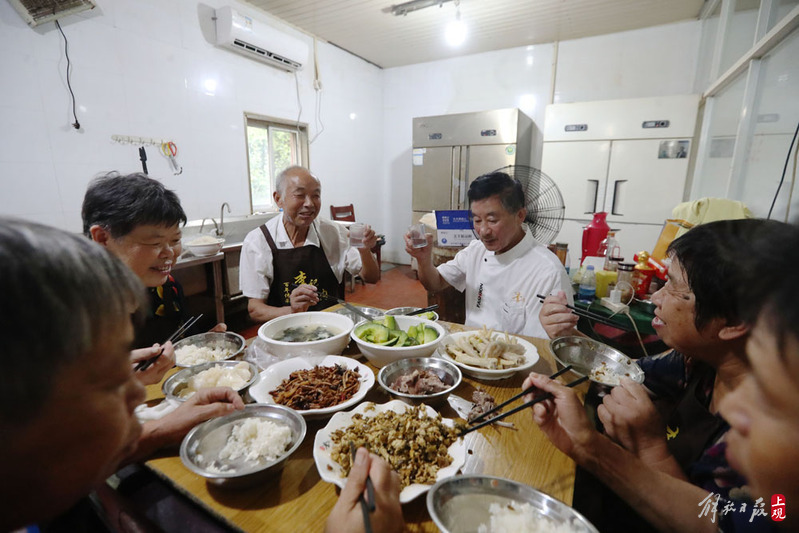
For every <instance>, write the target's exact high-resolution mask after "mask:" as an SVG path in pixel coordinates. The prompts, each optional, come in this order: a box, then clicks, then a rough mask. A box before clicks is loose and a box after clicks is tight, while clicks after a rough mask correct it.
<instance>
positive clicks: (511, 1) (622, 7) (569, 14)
mask: <svg viewBox="0 0 799 533" xmlns="http://www.w3.org/2000/svg"><path fill="white" fill-rule="evenodd" d="M244 2H246V3H248V4H250V5H253V6H255V7H257V8H260V9H261V10H263V11H266V12H267V13H269V14H271V15H273V16H275V17H278V18H280V19H282V20H284V21H285V22H287V23H289V24H290V25H292V26H294V27H295V28H298V29H300V30H303V31H304V32H306V33H309V34H312V35H315V36H316V37H318V38H320V39H322V40H325V41H328V42H330V43H332V44H335V45H336V46H338V47H340V48H343V49H345V50H348V51H349V52H351V53H353V54H355V55H357V56H360V57H361V58H363V59H365V60H367V61H370V62H371V63H374V64H375V65H378V66H380V67H382V68H389V67H397V66H401V65H410V64H414V63H423V62H426V61H434V60H439V59H445V58H450V57H456V56H462V55H468V54H475V53H479V52H487V51H490V50H501V49H503V48H513V47H518V46H525V45H532V44H540V43H550V42H554V41H565V40H568V39H578V38H580V37H589V36H593V35H602V34H606V33H614V32H620V31H626V30H633V29H638V28H646V27H649V26H657V25H659V24H669V23H672V22H678V21H684V20H696V19H697V18H698V16H699V12H700V10H701V9H702V5H703V4H704V0H460V2H459V7H456V5H455V1H453V0H445V2H446V3H444V4H443V5H441V6H440V7H439V6H432V7H428V8H425V9H420V10H418V11H414V12H412V13H408V14H407V15H405V16H395V15H392V14H391V7H392V5H394V4H399V3H401V2H402V0H396V1H392V0H244ZM457 9H460V13H461V20H463V22H464V23H465V24H466V25H467V27H468V30H467V31H468V34H467V37H466V42H465V43H464V44H462V45H461V46H460V47H458V48H452V47H450V46H449V45H448V44H447V43H446V42H445V40H444V29H445V27H446V25H447V24H448V23H449V22H451V21H453V20H455V17H456V10H457Z"/></svg>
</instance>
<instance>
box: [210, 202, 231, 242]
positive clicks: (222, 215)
mask: <svg viewBox="0 0 799 533" xmlns="http://www.w3.org/2000/svg"><path fill="white" fill-rule="evenodd" d="M225 207H227V212H228V213H230V204H229V203H227V202H224V203H223V204H222V208H221V209H220V210H219V227H218V228H217V229H216V235H217V236H218V237H221V236H222V235H224V234H225ZM211 220H213V219H211Z"/></svg>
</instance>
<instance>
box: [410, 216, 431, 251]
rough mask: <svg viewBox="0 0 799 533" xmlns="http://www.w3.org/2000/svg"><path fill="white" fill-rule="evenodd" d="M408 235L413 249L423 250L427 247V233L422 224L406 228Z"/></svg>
mask: <svg viewBox="0 0 799 533" xmlns="http://www.w3.org/2000/svg"><path fill="white" fill-rule="evenodd" d="M408 233H410V235H411V246H413V247H414V248H424V247H425V246H427V231H426V230H425V227H424V224H422V223H421V222H419V223H418V224H413V225H411V226H408Z"/></svg>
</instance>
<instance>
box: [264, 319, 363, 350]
mask: <svg viewBox="0 0 799 533" xmlns="http://www.w3.org/2000/svg"><path fill="white" fill-rule="evenodd" d="M353 326H354V324H353V322H352V320H351V319H350V318H349V317H347V316H344V315H340V314H338V313H328V312H324V311H309V312H306V313H294V314H291V315H285V316H281V317H278V318H275V319H272V320H270V321H269V322H267V323H266V324H264V325H262V326H261V327H260V328H258V338H260V339H261V340H262V341H263V342H264V344H266V348H267V350H268V351H269V353H271V354H272V355H275V356H278V357H281V358H285V357H296V356H312V355H339V354H340V353H341V352H343V351H344V348H346V347H347V343H348V342H349V340H350V331H352V327H353Z"/></svg>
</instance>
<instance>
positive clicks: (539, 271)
mask: <svg viewBox="0 0 799 533" xmlns="http://www.w3.org/2000/svg"><path fill="white" fill-rule="evenodd" d="M438 272H439V273H440V274H441V276H442V277H443V278H444V279H445V280H446V281H447V283H449V284H450V285H452V286H453V287H455V288H456V289H458V290H459V291H461V292H463V291H466V293H465V296H466V325H467V326H476V327H482V326H484V325H485V326H487V327H489V328H493V329H496V330H500V331H507V332H508V333H515V334H517V335H527V336H530V337H540V338H543V339H546V338H548V337H547V333H546V331H544V327H543V326H542V325H541V322H540V320H539V319H538V313H539V311H540V310H541V302H540V300H539V299H538V298H537V297H536V295H537V294H541V295H543V296H548V295H549V294H552V293H555V292H557V291H559V290H562V291H563V292H565V293H566V298H567V299H568V300H569V303H570V304H573V303H574V300H573V297H572V287H571V281H570V280H569V276H568V274H567V273H566V269H565V268H563V265H562V264H561V263H560V261H559V260H558V258H557V257H556V256H555V254H553V253H552V252H550V251H549V250H548V249H547V248H546V246H543V245H542V244H541V243H539V242H538V241H536V240H535V239H534V238H533V236H532V234H530V231H529V230H528V228H527V227H526V226H524V237H523V238H522V240H521V241H519V243H518V244H517V245H516V246H514V247H513V248H511V249H510V250H508V251H507V252H505V253H502V254H499V255H497V254H495V253H494V252H490V251H488V250H486V247H485V245H483V243H482V242H481V241H480V240H474V241H472V242H471V243H470V244H469V246H467V247H466V248H464V249H463V250H461V251H460V252H458V253H457V254H456V255H455V257H454V258H453V259H452V260H451V261H449V262H447V263H445V264H443V265H440V266H439V267H438Z"/></svg>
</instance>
